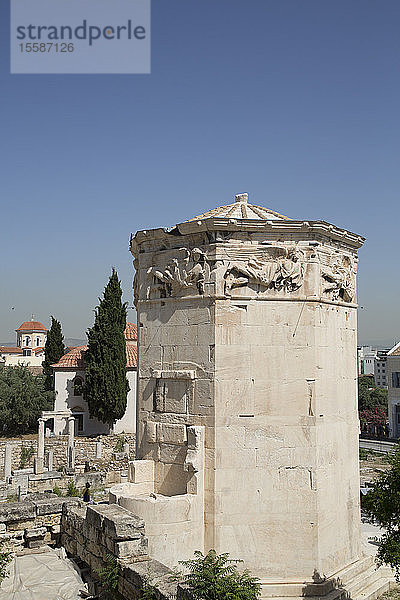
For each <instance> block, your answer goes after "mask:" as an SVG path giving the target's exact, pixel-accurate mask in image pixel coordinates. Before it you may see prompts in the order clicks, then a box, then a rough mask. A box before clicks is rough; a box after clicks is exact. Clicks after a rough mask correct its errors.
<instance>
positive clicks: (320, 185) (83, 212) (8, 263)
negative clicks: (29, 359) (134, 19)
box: [0, 0, 400, 344]
mask: <svg viewBox="0 0 400 600" xmlns="http://www.w3.org/2000/svg"><path fill="white" fill-rule="evenodd" d="M7 4H8V3H7V2H3V3H2V4H1V9H0V10H1V20H0V23H1V25H0V28H1V33H2V35H1V40H2V52H1V56H0V103H1V111H0V131H1V138H0V148H1V150H0V152H1V156H0V165H1V184H2V185H1V198H2V202H1V212H0V243H1V261H0V276H1V288H0V289H1V294H0V341H1V342H5V341H11V340H13V339H14V329H15V328H16V327H17V326H18V325H19V324H20V322H22V321H23V320H25V319H27V318H29V317H30V314H31V313H34V314H35V316H36V317H37V318H38V319H39V320H41V321H42V322H43V323H45V324H47V323H48V321H49V315H50V314H54V315H55V316H57V318H59V319H60V320H61V322H62V324H63V329H64V333H65V335H66V336H67V337H81V338H82V337H84V332H85V329H86V328H87V327H88V326H90V325H91V324H92V320H93V307H94V306H95V304H96V302H97V298H98V296H99V294H100V293H101V292H102V290H103V288H104V285H105V283H106V281H107V279H108V275H109V273H110V270H111V267H112V266H113V265H114V266H116V267H117V269H118V272H119V275H120V277H121V279H122V282H123V287H124V291H125V299H126V300H127V301H128V302H129V303H130V305H132V294H131V287H132V278H133V267H132V261H131V256H130V254H129V251H128V243H129V236H130V233H131V232H134V231H136V230H137V229H142V228H149V227H157V226H170V225H173V224H175V223H176V222H180V221H183V220H185V219H186V218H189V217H191V216H194V215H196V214H199V213H201V212H203V211H205V210H208V209H211V208H213V207H215V206H219V205H221V204H227V203H229V202H232V199H233V196H234V194H235V193H238V192H244V191H247V192H248V193H249V194H250V202H253V203H255V204H258V205H263V206H267V207H269V208H272V209H274V210H276V211H278V212H281V213H283V214H286V215H288V216H290V217H292V218H298V219H302V218H305V219H323V220H326V221H329V222H332V223H335V224H336V225H339V226H341V227H345V228H347V229H350V230H352V231H355V232H356V233H359V234H361V235H364V236H365V237H366V238H367V242H366V244H365V246H364V248H363V249H362V250H361V252H360V269H359V302H360V304H361V305H362V306H363V307H364V308H363V310H361V311H360V319H359V321H360V342H362V343H366V342H373V343H381V344H391V343H392V342H394V341H395V340H398V339H400V320H399V319H398V308H397V307H398V298H399V291H400V290H399V287H400V283H399V281H400V278H399V277H398V243H397V241H398V229H399V220H400V219H399V216H400V215H399V212H400V211H399V139H400V137H399V133H400V131H399V129H400V127H399V106H400V85H399V73H400V36H399V24H400V3H399V2H398V1H397V0H380V1H378V0H374V1H371V0H351V1H349V0H335V1H333V0H325V1H323V2H321V0H249V1H248V2H245V1H244V0H240V1H239V0H167V1H166V0H153V2H152V32H151V34H152V73H151V75H76V76H74V75H10V74H9V49H8V43H9V42H8V36H9V8H8V6H7ZM11 307H14V310H11ZM130 313H131V315H132V317H133V311H130Z"/></svg>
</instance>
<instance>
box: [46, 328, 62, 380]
mask: <svg viewBox="0 0 400 600" xmlns="http://www.w3.org/2000/svg"><path fill="white" fill-rule="evenodd" d="M64 354H65V346H64V337H63V334H62V330H61V323H60V322H59V321H57V319H55V318H54V317H53V316H52V317H51V327H50V330H49V331H48V333H47V339H46V345H45V347H44V361H43V374H44V376H45V384H44V385H45V389H46V390H48V391H52V390H54V377H53V369H52V368H51V365H53V364H54V363H56V362H58V361H59V360H60V358H61V357H62V356H64Z"/></svg>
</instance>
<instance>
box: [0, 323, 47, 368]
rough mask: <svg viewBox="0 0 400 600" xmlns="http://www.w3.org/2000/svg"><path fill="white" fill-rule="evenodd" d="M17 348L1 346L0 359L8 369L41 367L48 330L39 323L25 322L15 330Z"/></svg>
mask: <svg viewBox="0 0 400 600" xmlns="http://www.w3.org/2000/svg"><path fill="white" fill-rule="evenodd" d="M15 331H16V332H17V345H16V346H0V358H1V359H2V360H3V361H4V365H5V366H6V367H12V366H17V365H25V366H27V367H41V366H42V362H43V360H44V346H45V344H46V339H47V329H46V327H45V326H44V325H43V324H42V323H40V322H39V321H34V320H33V318H32V320H31V321H25V322H24V323H22V325H20V326H19V327H18V329H16V330H15Z"/></svg>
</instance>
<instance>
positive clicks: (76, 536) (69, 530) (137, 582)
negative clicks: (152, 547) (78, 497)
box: [61, 504, 183, 600]
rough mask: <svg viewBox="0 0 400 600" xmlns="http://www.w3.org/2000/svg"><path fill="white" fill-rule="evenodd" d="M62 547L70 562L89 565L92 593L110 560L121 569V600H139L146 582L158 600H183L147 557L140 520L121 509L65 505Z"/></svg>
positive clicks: (159, 566) (165, 574) (161, 567)
mask: <svg viewBox="0 0 400 600" xmlns="http://www.w3.org/2000/svg"><path fill="white" fill-rule="evenodd" d="M61 543H62V545H63V546H64V547H65V549H66V550H67V552H68V553H69V554H70V555H72V558H74V557H75V558H78V559H80V560H81V561H84V563H86V565H88V567H89V569H90V572H91V575H92V577H93V581H92V586H93V587H94V589H93V593H98V591H99V590H100V589H101V588H100V583H99V580H98V576H97V573H98V571H99V570H100V569H102V568H103V567H104V566H105V561H106V559H107V557H108V556H113V557H115V558H116V560H117V561H118V563H119V565H120V577H119V581H118V591H119V593H120V594H121V596H122V598H123V599H126V600H136V599H139V598H141V597H142V591H143V587H144V586H145V584H146V582H148V583H150V584H151V585H152V586H154V587H155V588H156V593H157V598H158V600H169V599H172V598H174V599H175V598H182V597H183V596H182V590H180V588H179V586H178V585H177V584H176V583H172V582H171V581H170V576H171V575H172V572H171V571H170V570H169V569H168V568H167V567H166V566H165V565H163V564H161V563H159V562H158V561H156V560H154V559H152V558H151V557H150V556H149V555H148V553H147V546H148V541H147V537H146V535H145V529H144V522H143V520H142V519H140V518H138V517H136V516H135V515H133V514H132V513H130V512H129V511H127V510H125V509H123V508H121V507H120V506H117V505H108V504H101V505H97V506H88V507H87V508H86V507H79V506H67V505H64V508H63V515H62V522H61ZM96 580H97V581H96Z"/></svg>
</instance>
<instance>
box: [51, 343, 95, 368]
mask: <svg viewBox="0 0 400 600" xmlns="http://www.w3.org/2000/svg"><path fill="white" fill-rule="evenodd" d="M87 349H88V347H87V346H76V347H75V348H71V350H70V351H69V352H67V354H64V356H62V357H61V358H60V360H59V361H58V363H55V364H54V365H51V366H52V367H54V368H57V369H65V368H68V369H71V368H72V369H77V368H79V369H84V368H85V362H84V359H83V355H84V352H85V350H87Z"/></svg>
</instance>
